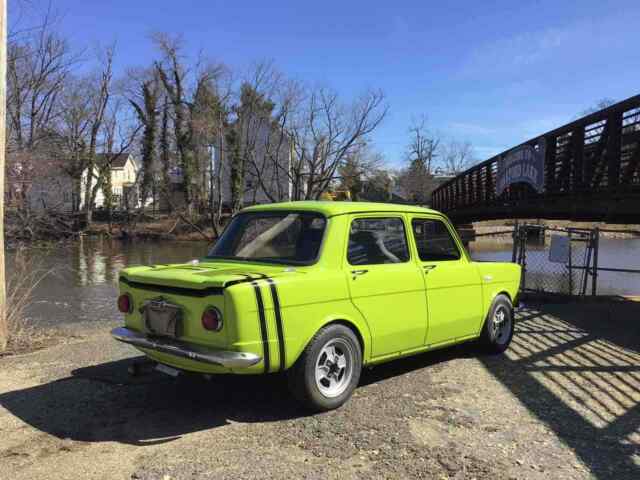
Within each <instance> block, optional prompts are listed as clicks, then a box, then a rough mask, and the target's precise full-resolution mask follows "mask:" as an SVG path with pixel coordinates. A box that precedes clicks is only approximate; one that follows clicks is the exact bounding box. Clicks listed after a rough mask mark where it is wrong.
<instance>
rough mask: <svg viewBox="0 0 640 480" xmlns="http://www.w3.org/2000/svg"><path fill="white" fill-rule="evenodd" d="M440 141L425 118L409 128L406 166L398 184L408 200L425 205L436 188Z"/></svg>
mask: <svg viewBox="0 0 640 480" xmlns="http://www.w3.org/2000/svg"><path fill="white" fill-rule="evenodd" d="M439 148H440V140H439V139H438V138H437V137H436V136H435V135H433V134H432V133H430V132H429V130H428V129H427V122H426V119H425V117H421V118H420V119H419V120H417V121H414V122H413V123H412V125H411V126H410V127H409V144H408V145H407V152H406V157H405V162H406V166H405V168H403V169H402V170H401V171H400V173H399V175H398V183H399V185H400V187H401V189H402V191H403V193H404V196H405V197H406V199H407V200H409V201H410V202H413V203H418V204H424V203H426V202H427V201H428V199H429V197H430V195H431V191H432V190H433V188H434V182H433V173H434V168H435V162H436V159H437V157H438V156H439V155H440V152H439Z"/></svg>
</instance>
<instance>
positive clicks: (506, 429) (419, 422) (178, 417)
mask: <svg viewBox="0 0 640 480" xmlns="http://www.w3.org/2000/svg"><path fill="white" fill-rule="evenodd" d="M636 305H640V304H636V303H635V302H618V303H615V304H607V305H602V306H594V305H588V306H582V305H579V304H573V303H572V304H564V305H533V304H532V305H529V307H528V308H526V309H525V310H523V311H521V312H520V314H519V320H518V323H517V333H516V336H515V339H514V342H513V344H512V347H511V348H510V349H509V350H508V352H507V353H506V354H505V355H503V356H497V357H487V356H482V355H480V354H479V353H478V352H477V351H476V350H475V349H474V348H473V347H472V346H471V345H463V346H459V347H456V348H452V349H446V350H441V351H436V352H431V353H427V354H424V355H420V356H416V357H412V358H408V359H405V360H400V361H396V362H392V363H389V364H386V365H382V366H379V367H376V368H374V369H373V370H370V371H366V372H365V373H364V375H363V378H362V381H361V385H360V387H359V388H358V389H357V390H356V392H355V395H354V397H353V398H352V399H351V400H350V401H349V402H348V403H347V404H346V405H345V406H344V407H343V408H341V409H339V410H337V411H333V412H329V413H325V414H321V415H313V416H307V415H306V413H305V412H304V411H301V410H300V409H299V407H298V406H297V404H296V403H295V402H293V401H292V400H291V398H290V396H289V394H288V392H287V389H286V382H285V379H284V378H282V377H280V376H277V375H271V376H267V377H262V376H258V377H242V378H239V377H214V378H213V380H212V381H211V382H204V381H201V380H199V379H188V378H183V379H180V378H179V379H177V380H176V379H173V378H171V377H166V376H163V375H162V374H159V373H150V374H148V375H144V376H141V377H130V376H128V374H127V367H128V366H129V365H131V363H132V362H133V361H135V359H136V358H138V355H137V353H136V351H135V350H133V349H131V348H130V347H128V346H126V345H122V344H118V343H117V342H114V341H113V340H111V338H110V337H109V335H108V334H107V331H108V329H109V328H110V327H111V326H112V325H113V322H109V323H107V324H104V325H102V326H101V328H100V329H93V330H92V329H90V330H83V331H84V333H83V334H82V335H83V336H82V338H79V339H76V340H72V341H69V342H68V343H66V344H64V345H58V346H55V347H52V348H48V349H46V350H41V351H39V352H36V353H32V354H28V355H20V356H16V357H9V358H1V359H0V431H2V440H0V459H2V460H1V461H2V464H3V468H2V472H3V474H4V475H6V476H7V478H12V479H15V480H21V479H30V480H31V479H40V478H47V479H53V480H57V479H75V478H77V477H78V474H79V472H82V474H81V476H82V477H83V478H88V479H112V478H127V479H140V480H146V479H158V478H171V479H175V480H179V479H187V478H188V479H207V478H220V479H225V478H228V479H231V478H256V479H257V478H260V479H262V478H303V477H304V478H317V477H320V476H321V477H322V478H328V479H331V478H336V479H337V478H340V479H342V478H354V479H356V478H357V479H374V478H381V477H382V478H426V479H447V478H448V479H454V478H455V479H459V478H460V479H462V478H476V479H479V480H489V479H491V480H494V479H527V480H538V479H540V480H542V479H547V478H549V477H553V478H563V479H591V478H616V479H620V480H627V479H635V478H637V477H638V475H640V467H639V466H638V464H637V463H635V462H634V458H635V455H637V452H638V450H639V449H640V437H638V435H637V432H635V429H636V427H637V425H638V422H639V421H640V413H639V412H640V410H639V409H638V405H639V404H640V383H639V381H638V378H637V375H636V373H637V372H636V370H637V369H638V365H640V351H639V350H640V349H639V348H638V347H637V344H636V343H637V342H635V340H634V339H636V338H638V334H640V331H638V329H639V328H640V326H639V325H638V324H637V322H635V321H634V319H635V318H637V316H638V313H639V312H638V310H637V306H636Z"/></svg>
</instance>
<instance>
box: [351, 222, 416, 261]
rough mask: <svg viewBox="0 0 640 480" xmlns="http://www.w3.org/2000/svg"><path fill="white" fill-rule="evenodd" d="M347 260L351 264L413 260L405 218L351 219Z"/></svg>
mask: <svg viewBox="0 0 640 480" xmlns="http://www.w3.org/2000/svg"><path fill="white" fill-rule="evenodd" d="M347 260H348V261H349V263H350V264H351V265H375V264H381V263H403V262H408V261H409V248H408V247H407V236H406V234H405V230H404V223H403V221H402V219H401V218H357V219H355V220H353V222H351V230H350V233H349V249H348V251H347Z"/></svg>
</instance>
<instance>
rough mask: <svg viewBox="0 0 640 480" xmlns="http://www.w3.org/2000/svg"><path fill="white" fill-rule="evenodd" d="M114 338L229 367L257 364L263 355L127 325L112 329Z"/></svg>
mask: <svg viewBox="0 0 640 480" xmlns="http://www.w3.org/2000/svg"><path fill="white" fill-rule="evenodd" d="M111 335H112V336H113V338H115V339H116V340H118V341H120V342H124V343H128V344H129V345H133V346H134V347H140V348H146V349H148V350H153V351H156V352H160V353H167V354H169V355H174V356H176V357H182V358H188V359H189V360H195V361H196V362H203V363H208V364H211V365H219V366H222V367H228V368H243V367H250V366H251V365H255V364H256V363H258V362H259V361H260V360H262V357H260V356H258V355H256V354H254V353H247V352H233V351H229V350H212V349H209V348H205V347H201V346H198V345H192V344H187V343H184V342H180V341H179V340H173V339H169V338H157V337H155V338H154V337H147V336H146V335H144V334H143V333H140V332H136V331H135V330H131V329H129V328H126V327H118V328H114V329H113V330H111Z"/></svg>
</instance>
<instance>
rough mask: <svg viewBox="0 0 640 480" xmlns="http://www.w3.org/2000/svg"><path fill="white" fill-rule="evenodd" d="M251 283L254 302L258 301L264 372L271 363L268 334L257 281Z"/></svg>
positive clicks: (266, 371)
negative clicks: (254, 296) (254, 297)
mask: <svg viewBox="0 0 640 480" xmlns="http://www.w3.org/2000/svg"><path fill="white" fill-rule="evenodd" d="M251 285H253V290H254V292H255V294H256V302H257V303H258V318H259V319H260V334H261V335H262V351H263V353H264V372H265V373H268V372H269V368H270V366H271V365H270V362H269V334H268V332H267V319H266V317H265V315H264V302H263V301H262V293H261V292H260V285H258V282H256V281H255V280H254V281H252V282H251Z"/></svg>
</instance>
